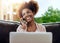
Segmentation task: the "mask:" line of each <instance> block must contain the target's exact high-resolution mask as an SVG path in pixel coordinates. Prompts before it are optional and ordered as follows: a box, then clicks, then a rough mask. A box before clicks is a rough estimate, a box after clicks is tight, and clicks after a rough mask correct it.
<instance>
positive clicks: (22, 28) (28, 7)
mask: <svg viewBox="0 0 60 43" xmlns="http://www.w3.org/2000/svg"><path fill="white" fill-rule="evenodd" d="M38 8H39V7H38V4H37V2H35V1H30V2H28V3H27V2H25V3H24V4H22V6H20V8H19V10H18V14H19V17H20V23H21V25H19V26H18V28H17V32H46V29H45V27H44V26H43V25H42V24H37V23H35V22H34V16H35V14H36V13H37V11H38Z"/></svg>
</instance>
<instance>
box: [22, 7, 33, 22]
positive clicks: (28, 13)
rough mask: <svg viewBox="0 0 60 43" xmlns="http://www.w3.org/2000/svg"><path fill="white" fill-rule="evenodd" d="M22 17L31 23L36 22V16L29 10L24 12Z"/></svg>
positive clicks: (26, 9)
mask: <svg viewBox="0 0 60 43" xmlns="http://www.w3.org/2000/svg"><path fill="white" fill-rule="evenodd" d="M22 16H23V18H24V19H25V20H26V21H27V22H31V21H33V20H34V14H33V12H32V11H31V10H30V9H28V8H25V9H23V10H22Z"/></svg>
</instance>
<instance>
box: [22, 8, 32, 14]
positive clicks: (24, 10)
mask: <svg viewBox="0 0 60 43" xmlns="http://www.w3.org/2000/svg"><path fill="white" fill-rule="evenodd" d="M27 11H30V12H32V11H31V10H30V9H28V8H25V9H23V10H22V13H23V12H27Z"/></svg>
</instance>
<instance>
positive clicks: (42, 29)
mask: <svg viewBox="0 0 60 43" xmlns="http://www.w3.org/2000/svg"><path fill="white" fill-rule="evenodd" d="M36 27H37V29H36V31H35V32H46V29H45V26H43V25H42V24H37V23H36ZM17 32H27V31H26V29H25V30H24V29H22V28H21V25H19V26H18V28H17Z"/></svg>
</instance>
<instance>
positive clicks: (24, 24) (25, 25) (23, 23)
mask: <svg viewBox="0 0 60 43" xmlns="http://www.w3.org/2000/svg"><path fill="white" fill-rule="evenodd" d="M20 24H21V28H22V29H24V30H25V29H27V23H26V21H24V20H23V19H22V18H21V19H20Z"/></svg>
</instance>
